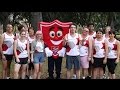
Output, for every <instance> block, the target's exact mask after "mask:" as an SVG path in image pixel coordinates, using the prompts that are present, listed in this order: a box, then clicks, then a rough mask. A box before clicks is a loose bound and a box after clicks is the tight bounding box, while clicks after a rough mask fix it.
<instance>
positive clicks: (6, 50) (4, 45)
mask: <svg viewBox="0 0 120 90" xmlns="http://www.w3.org/2000/svg"><path fill="white" fill-rule="evenodd" d="M13 42H14V35H13V26H12V25H11V24H7V27H6V32H4V33H3V34H2V37H1V42H0V44H1V45H0V51H1V55H2V64H3V69H2V78H3V79H9V78H10V65H11V61H12V59H13Z"/></svg>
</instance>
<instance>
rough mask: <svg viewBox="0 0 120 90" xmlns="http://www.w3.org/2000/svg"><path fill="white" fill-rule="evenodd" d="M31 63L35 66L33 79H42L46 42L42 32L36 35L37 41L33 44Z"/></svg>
mask: <svg viewBox="0 0 120 90" xmlns="http://www.w3.org/2000/svg"><path fill="white" fill-rule="evenodd" d="M31 49H32V50H31V51H32V52H33V53H31V61H32V62H33V64H34V74H33V79H40V77H41V73H42V65H43V62H44V55H45V54H44V41H43V35H42V32H41V31H37V32H36V34H35V40H34V41H33V42H32V44H31Z"/></svg>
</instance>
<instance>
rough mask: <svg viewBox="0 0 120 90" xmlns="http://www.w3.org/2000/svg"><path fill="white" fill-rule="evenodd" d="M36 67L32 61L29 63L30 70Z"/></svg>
mask: <svg viewBox="0 0 120 90" xmlns="http://www.w3.org/2000/svg"><path fill="white" fill-rule="evenodd" d="M31 69H34V64H33V63H32V62H30V63H29V64H28V70H31Z"/></svg>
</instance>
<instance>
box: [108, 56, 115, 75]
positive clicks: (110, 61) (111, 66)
mask: <svg viewBox="0 0 120 90" xmlns="http://www.w3.org/2000/svg"><path fill="white" fill-rule="evenodd" d="M115 61H116V58H114V59H107V67H108V71H109V72H110V73H111V74H114V73H115V68H116V66H117V64H116V63H115Z"/></svg>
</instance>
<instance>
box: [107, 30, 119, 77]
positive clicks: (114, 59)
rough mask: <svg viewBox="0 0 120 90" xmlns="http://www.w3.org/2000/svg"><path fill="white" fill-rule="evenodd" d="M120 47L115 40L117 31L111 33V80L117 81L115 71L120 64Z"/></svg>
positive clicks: (109, 69) (109, 59) (108, 58)
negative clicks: (119, 63)
mask: <svg viewBox="0 0 120 90" xmlns="http://www.w3.org/2000/svg"><path fill="white" fill-rule="evenodd" d="M119 53H120V45H119V41H118V40H117V39H116V38H115V31H109V39H108V56H107V67H108V71H109V77H110V79H115V78H116V77H115V69H116V66H117V63H118V62H119Z"/></svg>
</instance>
